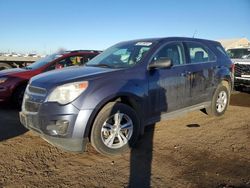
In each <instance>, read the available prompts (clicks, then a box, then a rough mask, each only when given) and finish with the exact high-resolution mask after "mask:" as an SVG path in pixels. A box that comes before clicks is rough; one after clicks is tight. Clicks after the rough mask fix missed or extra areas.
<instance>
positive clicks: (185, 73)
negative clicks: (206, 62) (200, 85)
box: [181, 71, 192, 77]
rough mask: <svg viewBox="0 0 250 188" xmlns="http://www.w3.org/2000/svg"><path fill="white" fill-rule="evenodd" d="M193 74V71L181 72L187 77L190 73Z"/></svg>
mask: <svg viewBox="0 0 250 188" xmlns="http://www.w3.org/2000/svg"><path fill="white" fill-rule="evenodd" d="M191 74H192V72H190V71H185V72H182V73H181V76H183V77H185V76H189V75H191Z"/></svg>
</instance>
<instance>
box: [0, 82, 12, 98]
mask: <svg viewBox="0 0 250 188" xmlns="http://www.w3.org/2000/svg"><path fill="white" fill-rule="evenodd" d="M10 96H11V91H10V90H9V89H8V88H7V87H5V86H1V85H0V102H7V101H9V98H10Z"/></svg>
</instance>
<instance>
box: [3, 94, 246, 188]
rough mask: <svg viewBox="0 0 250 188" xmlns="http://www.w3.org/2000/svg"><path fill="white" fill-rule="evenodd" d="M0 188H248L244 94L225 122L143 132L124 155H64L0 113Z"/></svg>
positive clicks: (197, 121)
mask: <svg viewBox="0 0 250 188" xmlns="http://www.w3.org/2000/svg"><path fill="white" fill-rule="evenodd" d="M0 121H1V123H0V187H20V186H21V185H22V186H23V187H25V186H27V187H71V186H72V187H128V186H130V187H149V186H152V187H164V188H165V187H244V188H245V187H250V94H249V93H239V92H235V93H234V94H233V95H232V97H231V104H230V107H229V109H228V111H227V112H226V114H225V116H223V117H220V118H213V117H208V116H206V115H205V114H203V113H201V112H198V111H197V112H192V113H188V114H186V115H184V116H181V117H178V118H175V119H171V120H167V121H162V122H160V123H158V124H156V126H154V127H153V126H152V127H149V128H147V129H146V133H145V135H144V136H143V137H142V138H141V139H140V141H139V142H138V144H137V146H136V148H135V149H133V150H132V151H131V152H130V153H128V154H126V155H123V156H119V157H114V158H109V157H104V156H102V155H100V154H98V153H97V152H95V151H94V149H93V148H92V147H91V146H89V147H88V151H87V152H85V153H84V154H75V153H67V152H64V151H61V150H58V149H57V148H55V147H53V146H51V145H49V144H47V143H46V142H45V141H43V140H42V139H41V138H39V137H38V136H36V135H34V134H33V133H31V132H27V130H25V129H24V128H23V127H22V126H21V125H20V123H19V120H18V111H17V110H14V109H11V108H8V107H7V106H1V107H0Z"/></svg>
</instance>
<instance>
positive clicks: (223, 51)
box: [216, 46, 228, 56]
mask: <svg viewBox="0 0 250 188" xmlns="http://www.w3.org/2000/svg"><path fill="white" fill-rule="evenodd" d="M216 49H217V50H219V51H220V52H221V53H222V54H223V55H224V56H228V55H227V52H226V51H225V50H224V48H223V47H222V46H216Z"/></svg>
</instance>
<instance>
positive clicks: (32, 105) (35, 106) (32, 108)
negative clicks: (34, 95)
mask: <svg viewBox="0 0 250 188" xmlns="http://www.w3.org/2000/svg"><path fill="white" fill-rule="evenodd" d="M40 105H41V103H37V102H32V101H29V99H26V100H25V101H24V109H25V110H26V111H28V112H38V110H39V108H40Z"/></svg>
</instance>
